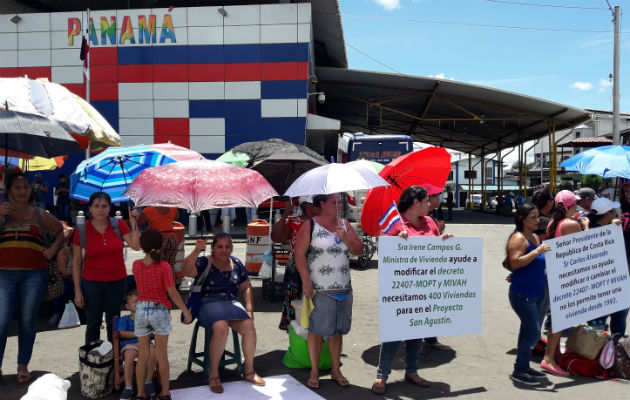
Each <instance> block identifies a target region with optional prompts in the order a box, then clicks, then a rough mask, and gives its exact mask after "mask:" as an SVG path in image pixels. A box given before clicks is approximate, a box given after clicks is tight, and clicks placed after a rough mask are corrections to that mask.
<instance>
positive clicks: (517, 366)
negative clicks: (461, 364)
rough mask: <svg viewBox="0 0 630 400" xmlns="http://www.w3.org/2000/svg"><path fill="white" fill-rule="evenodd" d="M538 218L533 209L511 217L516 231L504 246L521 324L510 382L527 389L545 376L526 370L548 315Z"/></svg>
mask: <svg viewBox="0 0 630 400" xmlns="http://www.w3.org/2000/svg"><path fill="white" fill-rule="evenodd" d="M538 222H539V214H538V209H537V208H536V206H534V205H532V204H526V205H523V206H520V207H519V208H518V209H517V210H516V214H515V215H514V225H516V229H515V230H514V232H513V233H512V234H511V235H510V237H509V239H508V243H507V246H506V247H507V256H508V261H509V266H510V269H511V270H512V271H513V273H512V277H511V284H510V290H509V292H508V297H509V299H510V305H511V306H512V309H513V310H514V312H515V313H516V315H517V316H518V318H519V319H520V320H521V326H520V329H519V332H518V344H517V353H516V362H515V363H514V371H513V373H512V375H511V376H510V378H511V379H512V380H514V381H517V382H520V383H524V384H526V385H538V383H539V382H538V380H537V379H536V378H542V377H544V376H545V374H543V373H542V372H539V371H536V370H534V369H533V368H530V367H529V358H530V356H531V354H532V350H533V348H534V346H535V345H536V342H537V341H538V339H539V338H540V326H541V323H542V320H543V316H544V314H545V313H546V312H547V302H546V296H545V285H546V284H547V277H546V275H545V257H544V256H543V253H545V252H547V251H549V250H550V247H549V245H548V244H541V243H540V239H539V238H538V235H536V234H535V233H534V231H535V230H536V229H538Z"/></svg>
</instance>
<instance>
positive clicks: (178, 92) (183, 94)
mask: <svg viewBox="0 0 630 400" xmlns="http://www.w3.org/2000/svg"><path fill="white" fill-rule="evenodd" d="M153 98H154V99H156V100H158V99H162V100H169V99H188V82H154V83H153Z"/></svg>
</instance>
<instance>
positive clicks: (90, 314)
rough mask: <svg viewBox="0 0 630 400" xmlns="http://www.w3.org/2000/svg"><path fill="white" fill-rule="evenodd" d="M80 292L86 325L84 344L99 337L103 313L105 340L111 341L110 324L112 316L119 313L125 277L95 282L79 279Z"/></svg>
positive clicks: (123, 293)
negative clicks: (105, 330)
mask: <svg viewBox="0 0 630 400" xmlns="http://www.w3.org/2000/svg"><path fill="white" fill-rule="evenodd" d="M81 292H82V293H83V303H84V309H85V317H86V319H87V327H86V329H85V344H90V343H91V342H93V341H95V340H99V339H100V338H101V324H102V323H103V313H105V321H106V323H107V340H109V341H110V342H111V341H112V328H113V327H112V324H113V321H114V316H116V315H120V306H121V305H122V301H123V299H124V298H125V294H126V292H127V279H121V280H119V281H113V282H97V281H88V280H85V279H82V280H81Z"/></svg>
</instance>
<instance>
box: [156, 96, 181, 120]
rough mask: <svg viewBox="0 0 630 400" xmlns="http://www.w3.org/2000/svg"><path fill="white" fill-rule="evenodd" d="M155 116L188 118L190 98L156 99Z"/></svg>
mask: <svg viewBox="0 0 630 400" xmlns="http://www.w3.org/2000/svg"><path fill="white" fill-rule="evenodd" d="M153 115H154V116H155V118H188V100H155V101H154V102H153Z"/></svg>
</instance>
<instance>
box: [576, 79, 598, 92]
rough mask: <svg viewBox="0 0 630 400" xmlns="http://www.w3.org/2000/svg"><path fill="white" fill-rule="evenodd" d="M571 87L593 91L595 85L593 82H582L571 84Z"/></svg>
mask: <svg viewBox="0 0 630 400" xmlns="http://www.w3.org/2000/svg"><path fill="white" fill-rule="evenodd" d="M571 87H572V88H573V89H577V90H583V91H586V90H591V89H593V87H594V86H593V84H592V83H591V82H580V81H575V82H573V83H572V84H571Z"/></svg>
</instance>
